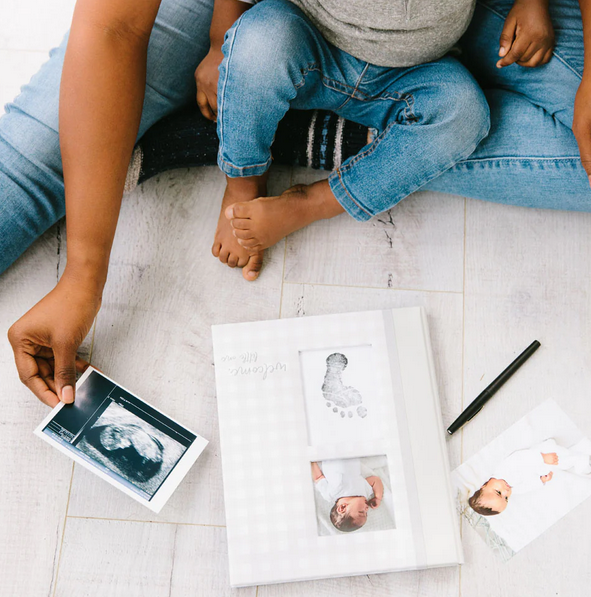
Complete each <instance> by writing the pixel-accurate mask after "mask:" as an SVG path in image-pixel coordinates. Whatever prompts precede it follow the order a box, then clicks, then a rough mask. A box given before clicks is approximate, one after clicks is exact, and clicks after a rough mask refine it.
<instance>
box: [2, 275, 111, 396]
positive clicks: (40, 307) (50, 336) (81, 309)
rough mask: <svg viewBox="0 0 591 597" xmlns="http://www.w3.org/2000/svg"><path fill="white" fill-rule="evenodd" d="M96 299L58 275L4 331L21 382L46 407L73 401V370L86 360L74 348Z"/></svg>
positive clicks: (90, 318) (89, 323) (88, 323)
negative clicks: (33, 304)
mask: <svg viewBox="0 0 591 597" xmlns="http://www.w3.org/2000/svg"><path fill="white" fill-rule="evenodd" d="M100 302H101V301H100V297H97V296H96V294H95V293H93V292H92V291H89V290H88V289H85V287H84V285H83V284H80V283H79V281H76V280H72V279H69V278H68V277H66V274H64V276H62V279H61V280H60V281H59V283H58V284H57V286H56V287H55V288H54V289H53V290H52V291H51V292H50V293H49V294H48V295H47V296H46V297H44V298H43V299H41V300H40V301H39V302H38V303H37V304H36V305H35V306H34V307H33V308H32V309H30V310H29V311H28V312H27V313H25V315H23V316H22V317H21V318H20V319H19V320H18V321H17V322H16V323H15V324H14V325H13V326H12V327H11V328H10V329H9V330H8V339H9V341H10V344H11V345H12V349H13V351H14V359H15V361H16V368H17V369H18V374H19V377H20V380H21V381H22V382H23V383H24V384H25V385H26V386H27V387H28V388H29V390H31V391H32V392H33V394H35V396H37V398H39V400H41V402H44V403H45V404H47V405H48V406H51V407H53V406H55V405H56V404H58V402H59V400H61V401H62V402H65V403H70V402H73V401H74V391H75V387H76V371H79V372H82V371H84V370H85V369H86V368H87V367H88V363H87V362H86V361H84V360H82V359H80V358H79V357H78V356H77V355H76V351H77V349H78V347H79V346H80V344H81V343H82V341H83V340H84V338H85V337H86V335H87V334H88V332H89V330H90V327H91V326H92V322H93V320H94V317H95V316H96V314H97V312H98V310H99V308H100Z"/></svg>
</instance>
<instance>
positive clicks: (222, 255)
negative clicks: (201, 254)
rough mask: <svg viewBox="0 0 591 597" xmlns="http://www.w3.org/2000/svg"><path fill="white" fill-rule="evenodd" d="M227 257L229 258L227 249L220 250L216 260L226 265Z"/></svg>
mask: <svg viewBox="0 0 591 597" xmlns="http://www.w3.org/2000/svg"><path fill="white" fill-rule="evenodd" d="M229 256H230V251H228V250H227V249H224V248H222V250H221V251H220V254H219V256H218V259H219V260H220V261H221V262H222V263H228V257H229Z"/></svg>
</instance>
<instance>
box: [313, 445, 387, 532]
mask: <svg viewBox="0 0 591 597" xmlns="http://www.w3.org/2000/svg"><path fill="white" fill-rule="evenodd" d="M311 469H312V481H313V483H314V500H315V505H316V522H317V528H318V534H319V535H336V534H341V533H358V532H361V531H385V530H389V529H393V528H395V524H394V508H393V504H392V488H391V485H390V475H389V472H388V461H387V458H386V456H383V455H380V456H365V457H363V458H342V459H339V458H335V459H330V460H323V461H318V462H312V463H311Z"/></svg>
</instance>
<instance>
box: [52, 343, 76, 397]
mask: <svg viewBox="0 0 591 597" xmlns="http://www.w3.org/2000/svg"><path fill="white" fill-rule="evenodd" d="M76 349H77V346H76V345H75V344H72V343H71V342H61V343H56V344H55V345H54V347H53V353H54V355H55V361H54V370H53V378H54V380H55V385H56V389H57V395H58V397H59V399H60V400H61V401H62V402H65V403H66V404H69V403H71V402H74V393H75V388H76Z"/></svg>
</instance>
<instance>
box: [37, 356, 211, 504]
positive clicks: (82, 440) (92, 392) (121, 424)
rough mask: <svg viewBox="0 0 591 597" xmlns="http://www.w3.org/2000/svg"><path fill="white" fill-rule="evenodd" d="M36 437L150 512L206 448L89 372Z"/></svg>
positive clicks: (203, 441)
mask: <svg viewBox="0 0 591 597" xmlns="http://www.w3.org/2000/svg"><path fill="white" fill-rule="evenodd" d="M35 433H36V434H37V435H39V436H40V437H43V438H44V439H45V440H46V441H48V442H50V443H52V444H53V445H54V446H55V447H57V448H58V449H59V450H61V451H62V452H65V453H67V454H68V455H70V456H71V457H72V458H74V459H75V460H77V461H78V462H79V463H80V464H82V465H83V466H85V467H86V468H89V469H91V470H94V471H95V472H96V473H97V474H99V475H100V476H102V478H103V479H105V480H106V481H108V482H109V483H111V484H112V485H115V486H117V487H119V489H121V490H122V491H124V492H125V493H127V494H128V495H130V496H131V497H133V498H134V499H136V500H138V501H140V502H141V503H143V504H144V505H145V506H147V507H148V508H150V509H151V510H153V511H154V512H159V511H160V509H161V508H162V506H163V505H164V504H165V503H166V500H167V499H168V498H169V497H170V495H172V492H173V491H174V489H175V488H176V486H177V485H178V484H179V483H180V481H181V480H182V478H183V477H184V475H185V474H186V473H187V471H188V470H189V468H190V466H191V465H192V464H193V462H195V460H196V459H197V457H198V456H199V454H200V453H201V452H202V451H203V449H204V448H205V446H206V445H207V440H206V439H204V438H202V437H200V436H197V435H196V434H195V433H193V432H191V431H189V430H188V429H187V428H186V427H184V426H183V425H181V424H180V423H177V422H176V421H174V420H173V419H171V418H170V417H167V416H166V415H165V414H164V413H162V412H161V411H159V410H158V409H156V408H154V407H153V406H151V405H149V404H148V403H147V402H145V401H144V400H142V399H141V398H138V397H137V396H135V395H133V394H132V393H131V392H128V391H127V390H126V389H125V388H123V387H121V386H120V385H119V384H117V383H115V382H114V381H113V380H111V379H109V378H108V377H107V376H105V375H103V374H102V373H101V372H99V371H97V370H95V369H91V368H89V369H88V370H87V371H86V372H85V373H84V375H83V376H82V377H81V378H80V380H79V381H78V384H77V385H76V399H75V401H74V403H73V404H67V405H63V404H61V405H59V406H57V407H56V408H55V409H54V411H52V413H50V415H49V416H48V417H47V418H46V419H45V420H44V421H43V423H41V425H39V427H38V428H37V430H36V431H35Z"/></svg>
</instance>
